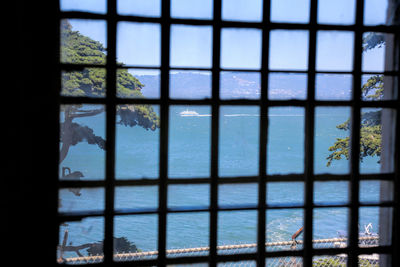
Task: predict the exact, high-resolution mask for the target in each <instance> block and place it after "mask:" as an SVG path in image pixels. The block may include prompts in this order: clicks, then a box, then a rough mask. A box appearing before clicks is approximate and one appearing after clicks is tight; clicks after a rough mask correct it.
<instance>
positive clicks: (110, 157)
mask: <svg viewBox="0 0 400 267" xmlns="http://www.w3.org/2000/svg"><path fill="white" fill-rule="evenodd" d="M161 2H162V8H161V17H159V18H147V17H146V18H144V17H139V16H126V15H124V16H123V15H118V14H117V1H116V0H108V1H107V13H106V14H93V13H87V12H73V11H68V12H66V11H60V9H59V11H58V13H57V23H58V24H60V22H61V20H62V19H66V18H68V19H73V18H79V19H94V20H104V21H106V22H107V46H108V47H107V63H106V65H105V66H104V67H105V69H106V70H107V72H106V73H107V74H106V80H107V90H106V92H107V94H106V97H105V98H103V99H97V98H96V99H93V98H87V97H74V98H71V97H66V96H58V98H57V100H58V101H57V103H58V106H60V105H63V104H78V103H79V104H80V103H84V104H103V105H105V107H106V138H107V142H106V149H105V151H106V164H105V176H106V178H105V180H104V181H78V182H76V181H59V182H58V183H57V186H56V190H57V192H58V190H59V189H60V188H71V187H103V188H105V209H104V212H103V213H100V215H101V216H104V219H105V229H104V230H105V240H104V262H103V263H101V264H100V265H104V266H111V265H119V264H124V263H123V262H122V263H120V262H114V260H113V256H112V255H113V240H112V237H113V232H114V216H115V215H116V213H115V211H114V198H115V187H116V186H135V185H158V186H159V209H158V211H156V212H154V213H155V214H158V218H159V220H158V235H157V236H158V257H157V259H154V260H142V261H133V262H129V264H130V265H157V266H166V265H168V264H174V263H176V264H178V263H196V262H199V263H200V262H208V264H209V266H216V265H217V264H218V263H219V262H224V261H240V260H255V261H256V262H257V265H258V266H265V261H266V258H267V257H285V256H299V257H303V265H305V266H311V265H312V260H313V256H315V255H335V254H340V253H346V254H348V265H349V266H358V255H360V254H370V253H372V252H379V253H385V254H387V255H390V256H391V258H392V259H391V261H392V266H396V264H397V263H398V262H399V259H398V256H397V255H396V253H395V252H396V251H397V250H398V249H399V238H398V235H399V233H398V230H397V229H396V227H395V225H398V222H399V213H400V212H399V194H398V193H396V192H400V190H399V179H400V178H399V169H398V165H399V152H398V149H397V150H395V151H390V152H388V153H393V157H394V162H395V164H394V170H393V171H392V172H390V173H389V174H385V175H382V174H380V175H379V178H378V180H381V181H382V183H385V181H391V182H393V183H394V187H395V194H394V200H393V201H389V202H382V203H380V204H376V205H374V206H376V207H386V206H391V207H393V218H391V220H393V221H392V229H391V233H386V235H387V237H389V236H390V234H391V237H392V244H391V245H388V246H379V247H376V248H360V247H359V246H358V234H359V232H358V218H359V208H360V207H364V206H368V205H366V204H362V203H360V201H359V186H360V185H359V184H360V180H377V177H376V175H369V174H360V169H359V152H360V147H359V145H358V144H359V142H354V141H353V142H352V143H351V159H350V162H351V163H350V166H351V169H350V174H349V175H316V174H315V173H314V129H315V109H316V107H324V106H325V107H326V106H349V107H352V111H351V117H352V122H351V123H352V129H359V125H360V121H361V109H362V108H365V107H381V108H392V109H394V110H396V112H397V114H400V113H399V111H400V108H399V107H400V101H399V97H397V99H396V100H384V101H379V102H365V101H362V100H361V86H362V82H361V77H362V75H363V74H365V73H366V72H363V71H362V69H361V62H362V36H363V33H364V32H370V31H372V32H375V31H377V32H384V33H393V34H394V35H395V37H396V41H395V43H394V48H395V49H394V51H395V52H396V53H397V54H398V53H399V42H398V40H399V34H398V33H397V32H398V31H399V30H400V28H399V26H398V25H390V26H388V25H385V26H384V25H379V26H365V25H363V12H364V11H363V9H364V8H363V7H364V1H362V0H357V1H356V22H355V24H354V25H348V26H347V25H346V26H343V25H321V24H318V23H317V5H318V1H317V0H310V22H309V23H307V24H295V23H272V22H271V21H270V2H271V1H269V0H265V1H264V4H263V21H264V22H236V21H223V20H222V19H221V13H222V12H221V9H222V3H221V2H222V1H221V0H214V8H213V14H214V16H213V20H197V19H196V20H194V19H176V18H171V17H170V8H169V7H170V0H163V1H161ZM58 8H59V7H58ZM119 21H133V22H153V23H159V24H160V25H161V66H160V67H159V70H160V71H161V82H160V87H161V95H160V98H159V99H121V98H117V96H116V73H117V69H118V68H121V66H118V65H117V64H116V61H115V59H116V42H117V40H116V33H117V23H118V22H119ZM173 24H179V25H182V24H184V25H208V26H212V28H213V31H212V35H213V38H212V39H213V41H212V67H211V68H209V69H207V70H209V71H211V73H212V97H211V99H205V100H188V99H179V100H178V99H170V98H169V73H170V70H171V69H173V70H196V68H171V67H170V66H169V61H170V60H169V54H170V28H171V25H173ZM58 28H60V27H58ZM222 28H255V29H260V30H261V31H262V63H261V69H260V70H246V71H254V72H257V73H260V74H261V97H260V99H259V100H245V99H235V100H222V99H220V97H219V94H220V90H219V87H220V84H219V77H220V75H219V74H220V72H221V71H224V69H222V68H221V67H220V50H221V46H220V43H221V29H222ZM274 29H298V30H307V31H308V32H309V50H308V68H307V70H306V71H298V72H299V73H305V74H307V76H308V82H307V99H305V100H285V101H283V100H270V99H268V74H269V73H273V72H283V73H289V72H290V73H293V72H296V71H292V70H290V71H285V70H270V69H269V68H268V62H269V61H268V58H269V32H270V31H271V30H274ZM320 30H335V31H351V32H353V33H354V36H355V41H354V44H355V45H354V51H353V54H354V59H353V64H354V66H353V71H349V72H344V73H346V74H351V75H353V96H352V100H348V101H336V100H335V101H331V100H329V101H321V100H316V99H315V76H316V74H318V73H342V72H336V71H334V72H322V71H317V70H316V66H315V65H316V64H315V63H316V43H317V40H316V39H317V37H316V36H317V32H318V31H320ZM57 45H58V46H59V43H57ZM56 50H57V51H59V48H57V49H56ZM396 60H397V63H395V64H398V61H399V58H398V56H396V57H395V61H396ZM58 62H59V56H57V64H56V66H57V71H58V77H55V80H56V81H57V84H58V87H57V89H58V92H60V88H61V87H60V86H61V81H60V78H59V77H60V76H61V75H60V73H61V71H62V70H65V69H79V68H82V67H93V66H91V65H87V66H82V65H79V66H78V65H72V64H62V63H58ZM96 67H98V66H97V65H96ZM126 68H143V66H139V67H138V66H126ZM200 70H203V69H200ZM229 71H243V70H234V69H229ZM382 74H391V75H394V76H396V77H397V79H400V72H399V71H390V72H387V71H384V72H383V73H382ZM397 87H398V85H397ZM397 92H400V90H399V88H397ZM119 104H154V105H159V106H160V122H161V126H160V147H159V150H160V153H159V154H160V156H159V179H158V180H155V181H154V180H153V181H152V180H124V181H121V180H116V179H115V149H114V148H115V139H116V135H115V132H116V131H115V126H116V106H117V105H119ZM172 105H207V106H211V111H212V118H211V164H210V166H211V175H210V178H203V179H197V180H196V181H194V180H193V179H170V178H168V134H169V108H170V106H172ZM224 105H235V106H242V105H248V106H256V107H259V108H260V115H261V116H260V127H259V128H260V133H259V136H260V140H259V144H260V145H259V174H258V175H257V176H252V177H234V178H223V179H220V178H219V175H218V158H219V151H218V147H219V125H220V123H219V112H220V110H219V109H220V107H221V106H224ZM274 106H297V107H302V108H304V109H305V140H304V142H305V153H304V154H305V158H304V168H305V170H304V174H302V175H286V176H285V179H284V181H285V182H286V181H288V182H289V181H301V182H304V183H305V202H304V206H303V208H304V249H303V250H299V251H280V252H269V251H266V250H265V243H266V229H265V224H266V211H267V210H268V209H271V207H269V206H268V205H267V204H266V186H268V183H269V182H277V181H283V180H282V176H280V175H268V174H267V171H266V170H267V163H266V162H267V149H266V148H267V133H268V108H269V107H274ZM399 117H400V116H397V117H396V129H395V133H394V134H395V136H394V140H395V145H393V148H397V147H398V144H399V143H400V142H399V140H400V136H399V131H400V130H399V124H400V123H399ZM57 130H59V129H57ZM351 139H352V140H359V139H360V131H352V135H351ZM58 153H59V151H58V150H57V157H58ZM390 156H392V155H390ZM337 180H340V181H349V182H350V190H349V191H350V201H349V204H346V205H340V207H347V208H349V214H350V216H349V224H350V226H349V245H348V247H346V248H329V249H323V250H321V249H316V248H313V245H312V236H313V231H312V230H313V210H314V208H316V207H317V206H318V205H316V204H315V203H314V202H313V195H314V182H315V181H337ZM193 183H203V184H209V185H210V207H209V210H208V211H209V213H210V233H209V235H210V237H209V246H210V250H209V256H193V257H184V258H168V257H167V256H166V235H167V214H169V213H173V212H175V211H171V210H169V209H168V207H167V190H168V185H170V184H193ZM224 183H257V184H258V190H259V191H258V205H257V207H256V208H255V210H257V214H258V224H257V252H256V253H247V254H238V255H220V254H218V251H217V243H218V238H217V232H218V212H219V211H221V210H223V209H221V208H220V207H218V186H219V185H220V184H224ZM57 202H58V196H57ZM285 208H288V207H281V209H285ZM237 210H240V209H237ZM132 214H138V213H137V212H129V213H126V214H123V215H132ZM98 215H99V214H98V213H94V214H74V213H69V214H68V213H65V214H61V213H57V215H56V220H57V223H58V224H60V223H62V222H64V221H74V220H81V219H82V218H85V217H88V216H98ZM384 217H386V216H381V218H382V220H384V219H383V218H384ZM386 218H387V217H386ZM57 235H58V233H57ZM57 238H58V236H57Z"/></svg>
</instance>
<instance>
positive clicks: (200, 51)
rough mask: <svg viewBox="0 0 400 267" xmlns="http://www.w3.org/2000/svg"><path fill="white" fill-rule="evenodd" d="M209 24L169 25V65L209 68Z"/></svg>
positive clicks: (210, 53)
mask: <svg viewBox="0 0 400 267" xmlns="http://www.w3.org/2000/svg"><path fill="white" fill-rule="evenodd" d="M211 41H212V27H211V26H189V25H172V26H171V50H170V53H171V57H170V66H171V67H197V68H211V61H212V59H211V55H212V45H211Z"/></svg>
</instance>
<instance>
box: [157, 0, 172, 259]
mask: <svg viewBox="0 0 400 267" xmlns="http://www.w3.org/2000/svg"><path fill="white" fill-rule="evenodd" d="M161 10H162V15H161V81H160V84H161V108H160V113H161V114H160V157H159V161H160V163H159V164H160V169H159V176H160V177H159V182H160V184H159V191H158V194H159V196H158V198H159V199H158V201H159V202H158V208H159V215H158V251H159V254H158V264H157V265H158V266H166V239H167V201H168V200H167V196H168V193H167V192H168V186H167V176H168V129H169V102H168V99H169V59H170V54H169V52H170V30H171V24H170V1H169V0H164V1H162V4H161Z"/></svg>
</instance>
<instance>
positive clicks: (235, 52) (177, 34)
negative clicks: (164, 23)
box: [60, 0, 387, 71]
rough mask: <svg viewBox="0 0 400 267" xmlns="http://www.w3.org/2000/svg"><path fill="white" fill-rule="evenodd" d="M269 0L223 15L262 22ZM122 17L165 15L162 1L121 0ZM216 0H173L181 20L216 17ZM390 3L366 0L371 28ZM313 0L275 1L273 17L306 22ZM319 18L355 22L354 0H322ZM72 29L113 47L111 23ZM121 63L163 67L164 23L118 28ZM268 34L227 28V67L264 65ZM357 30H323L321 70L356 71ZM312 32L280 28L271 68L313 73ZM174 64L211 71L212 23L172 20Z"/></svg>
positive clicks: (228, 4) (66, 2)
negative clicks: (109, 42) (309, 67)
mask: <svg viewBox="0 0 400 267" xmlns="http://www.w3.org/2000/svg"><path fill="white" fill-rule="evenodd" d="M262 2H263V1H262V0H223V1H222V14H221V15H222V19H224V20H236V21H255V22H257V21H261V20H262ZM117 4H118V7H117V11H118V13H119V14H121V15H137V16H146V17H159V16H160V15H161V0H118V1H117ZM212 5H213V1H212V0H171V16H172V17H175V18H195V19H212V17H213V8H212ZM60 6H61V10H64V11H69V10H75V11H89V12H94V13H100V14H105V13H106V0H60ZM386 7H387V0H366V2H365V20H364V23H365V24H368V25H375V24H380V23H384V22H385V17H386V13H385V12H386ZM309 8H310V3H309V0H272V1H271V20H272V21H273V22H289V23H294V22H295V23H307V22H308V21H309ZM317 20H318V22H319V23H323V24H344V25H349V24H353V23H354V20H355V0H320V1H319V4H318V15H317ZM70 22H71V24H72V26H73V29H74V30H78V31H79V32H81V33H82V34H84V35H87V36H89V37H91V38H92V39H95V40H97V41H100V42H101V43H103V44H104V45H105V46H107V44H106V39H107V38H106V22H104V21H93V20H91V21H88V20H70ZM117 27H118V28H117V60H118V61H119V62H123V63H125V64H127V65H143V66H150V67H151V66H154V67H158V66H160V62H161V59H160V56H161V53H160V50H161V44H160V40H161V28H160V26H159V25H158V24H153V23H131V22H120V23H119V24H118V26H117ZM261 34H262V33H261V31H260V30H256V29H223V30H222V32H221V67H224V68H243V69H247V68H250V69H259V68H260V66H261ZM353 41H354V35H353V34H352V33H351V32H339V31H336V32H326V31H321V32H318V34H317V62H316V64H317V65H316V67H317V69H318V70H328V71H350V70H351V69H352V58H353ZM308 45H309V44H308V32H307V31H300V30H290V31H288V30H274V31H271V34H270V61H269V66H270V68H271V69H285V70H291V69H293V70H306V69H307V58H308V54H307V53H308ZM170 52H171V56H170V58H171V60H170V64H171V67H194V68H196V67H197V68H210V67H211V62H212V27H210V26H183V25H173V26H172V28H171V51H170ZM363 58H364V62H363V68H364V70H366V71H382V70H383V58H384V48H383V47H382V48H380V49H379V48H376V49H373V50H370V51H367V52H366V53H364V57H363Z"/></svg>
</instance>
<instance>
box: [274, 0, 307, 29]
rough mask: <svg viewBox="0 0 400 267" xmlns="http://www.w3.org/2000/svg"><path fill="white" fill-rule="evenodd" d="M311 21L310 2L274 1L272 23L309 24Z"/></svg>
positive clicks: (295, 0) (305, 0)
mask: <svg viewBox="0 0 400 267" xmlns="http://www.w3.org/2000/svg"><path fill="white" fill-rule="evenodd" d="M309 20H310V0H272V1H271V21H272V22H286V23H287V22H288V23H308V22H309Z"/></svg>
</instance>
